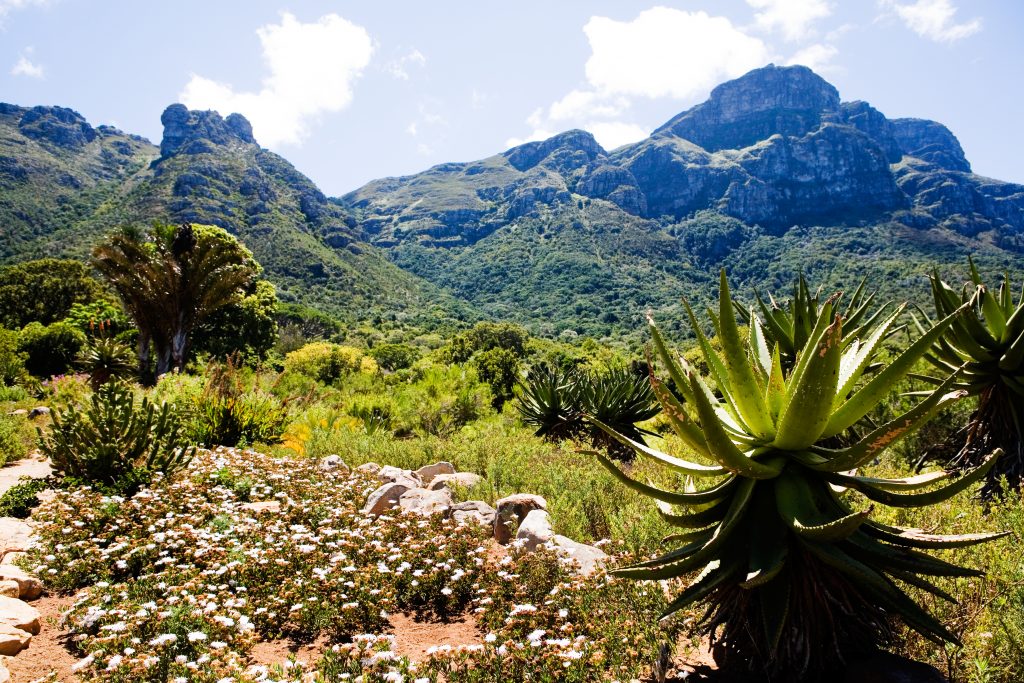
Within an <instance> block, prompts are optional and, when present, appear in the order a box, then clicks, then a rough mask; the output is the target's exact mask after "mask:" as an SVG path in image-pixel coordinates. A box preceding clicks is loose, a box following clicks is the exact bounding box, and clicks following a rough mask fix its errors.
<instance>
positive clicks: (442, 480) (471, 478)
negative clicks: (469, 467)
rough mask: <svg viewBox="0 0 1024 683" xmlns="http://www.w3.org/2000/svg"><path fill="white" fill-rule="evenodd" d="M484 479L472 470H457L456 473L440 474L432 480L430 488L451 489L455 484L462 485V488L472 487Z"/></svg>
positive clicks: (433, 489) (435, 489)
mask: <svg viewBox="0 0 1024 683" xmlns="http://www.w3.org/2000/svg"><path fill="white" fill-rule="evenodd" d="M483 480H484V478H483V477H481V476H480V475H479V474H473V473H472V472H456V473H454V474H439V475H437V476H436V477H434V478H433V479H432V480H431V481H430V484H429V486H427V488H429V489H430V490H431V491H438V490H440V489H450V488H452V487H453V486H461V487H462V488H466V489H471V488H473V487H474V486H476V485H477V484H479V483H480V482H482V481H483Z"/></svg>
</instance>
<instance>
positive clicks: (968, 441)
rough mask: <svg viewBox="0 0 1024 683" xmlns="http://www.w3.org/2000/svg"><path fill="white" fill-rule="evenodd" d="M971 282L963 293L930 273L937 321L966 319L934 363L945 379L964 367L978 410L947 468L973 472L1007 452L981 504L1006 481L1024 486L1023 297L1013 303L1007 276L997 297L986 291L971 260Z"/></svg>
mask: <svg viewBox="0 0 1024 683" xmlns="http://www.w3.org/2000/svg"><path fill="white" fill-rule="evenodd" d="M970 278H971V279H970V282H968V283H967V284H965V285H964V286H963V288H962V289H961V290H960V291H959V292H957V291H956V290H954V289H953V288H952V287H950V286H949V285H948V284H946V283H945V282H944V281H943V280H942V278H940V277H939V274H938V273H937V272H935V273H932V276H931V287H932V298H933V299H934V303H935V310H936V312H937V313H938V315H940V316H944V315H948V314H949V312H950V311H952V310H955V309H957V308H966V311H965V313H964V315H963V316H961V317H960V318H959V319H957V320H956V321H955V322H954V323H953V324H952V325H950V327H949V329H948V330H947V331H946V333H945V334H944V335H943V336H942V337H941V338H940V339H939V340H938V341H937V342H936V344H935V346H934V348H933V349H932V352H931V353H930V354H928V360H929V361H931V362H932V364H933V365H934V367H936V368H937V369H938V370H939V371H940V373H941V374H947V373H949V372H951V371H952V370H954V369H956V368H959V367H961V366H963V370H962V372H961V373H960V376H959V379H958V381H957V383H956V385H955V386H956V388H958V389H962V390H964V391H966V392H967V393H968V394H970V395H971V396H976V397H977V399H978V409H977V410H976V411H975V412H974V414H973V415H972V416H971V419H970V421H969V422H968V424H967V425H966V426H965V427H964V428H963V429H962V430H961V431H960V432H958V433H957V435H956V437H955V443H954V446H953V449H952V450H953V451H954V452H955V455H954V456H953V457H952V459H951V461H950V463H949V464H950V465H951V466H953V467H954V468H957V469H963V468H967V467H975V466H977V465H978V464H979V463H980V462H982V461H983V460H984V459H985V457H986V456H987V454H988V453H990V452H991V451H992V450H993V449H995V448H1001V449H1002V450H1003V456H1002V457H1001V458H1000V459H999V462H998V463H996V465H995V467H993V468H992V469H991V470H990V471H989V473H988V477H987V481H986V482H985V486H984V487H983V489H982V496H983V497H986V498H989V497H991V496H993V495H996V494H998V493H999V492H1000V491H1001V482H1002V478H1003V477H1005V478H1006V480H1007V482H1008V485H1009V486H1010V487H1011V488H1013V489H1017V488H1020V486H1021V484H1022V483H1024V445H1022V435H1024V293H1021V295H1020V296H1018V297H1017V300H1016V301H1014V297H1013V292H1012V290H1011V285H1010V278H1009V275H1004V276H1003V281H1002V283H1000V285H999V289H998V291H994V290H992V289H990V288H988V287H986V286H985V284H984V283H983V282H982V280H981V276H980V275H979V274H978V269H977V267H975V265H974V261H973V260H972V261H970ZM925 319H926V320H927V316H925ZM929 323H930V321H929ZM923 379H925V380H927V381H930V382H933V383H936V382H941V379H939V378H936V377H929V376H924V377H923Z"/></svg>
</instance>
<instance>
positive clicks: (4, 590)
mask: <svg viewBox="0 0 1024 683" xmlns="http://www.w3.org/2000/svg"><path fill="white" fill-rule="evenodd" d="M0 595H2V596H4V597H8V598H20V597H21V587H20V586H19V585H18V582H17V581H11V580H10V579H0Z"/></svg>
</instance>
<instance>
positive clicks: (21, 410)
mask: <svg viewBox="0 0 1024 683" xmlns="http://www.w3.org/2000/svg"><path fill="white" fill-rule="evenodd" d="M7 414H8V415H28V410H26V409H25V408H18V409H17V410H12V411H11V412H9V413H7Z"/></svg>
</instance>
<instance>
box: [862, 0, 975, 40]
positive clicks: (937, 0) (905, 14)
mask: <svg viewBox="0 0 1024 683" xmlns="http://www.w3.org/2000/svg"><path fill="white" fill-rule="evenodd" d="M880 4H881V5H882V6H883V7H888V8H890V9H892V11H893V12H895V13H896V16H898V17H899V18H900V19H901V20H902V21H903V23H904V24H906V26H907V28H909V29H910V30H911V31H913V32H914V33H916V34H917V35H919V36H923V37H925V38H928V39H929V40H934V41H936V42H940V43H952V42H955V41H957V40H960V39H962V38H966V37H968V36H971V35H974V34H975V33H977V32H978V31H980V30H981V18H980V17H975V18H974V19H971V20H970V21H966V22H964V23H962V24H957V23H955V16H956V12H957V8H956V7H955V6H954V5H953V3H952V2H951V1H950V0H917V2H915V3H913V4H910V5H901V4H899V3H897V2H895V1H894V0H881V2H880Z"/></svg>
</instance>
